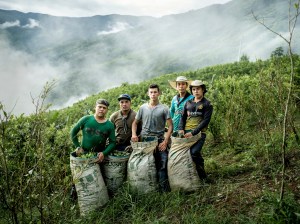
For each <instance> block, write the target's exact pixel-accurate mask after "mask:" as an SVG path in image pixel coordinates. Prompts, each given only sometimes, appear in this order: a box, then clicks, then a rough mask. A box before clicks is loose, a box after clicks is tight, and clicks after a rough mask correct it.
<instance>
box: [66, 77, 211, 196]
mask: <svg viewBox="0 0 300 224" xmlns="http://www.w3.org/2000/svg"><path fill="white" fill-rule="evenodd" d="M169 83H170V85H171V86H172V87H173V88H175V89H176V90H177V91H178V94H177V95H176V96H174V97H173V99H172V102H171V107H170V108H169V107H168V106H166V105H164V104H161V103H160V102H159V96H160V93H161V91H160V88H159V86H158V85H156V84H151V85H150V86H149V88H148V96H149V102H147V103H144V104H143V105H142V106H141V107H140V108H139V110H138V111H137V112H135V111H133V110H132V109H131V97H130V96H129V95H128V94H122V95H120V96H119V97H118V101H119V105H120V110H119V111H116V112H114V113H113V114H112V115H111V116H110V118H109V119H106V114H107V112H108V107H109V102H108V101H106V100H105V99H100V100H97V101H96V107H95V114H94V115H87V116H84V117H83V118H81V119H80V120H79V121H78V122H77V123H76V124H75V126H74V127H73V128H72V130H71V138H72V142H73V144H74V145H75V147H77V149H76V154H80V153H83V152H90V151H93V152H98V162H99V163H101V162H102V161H103V160H104V157H105V156H107V155H108V154H109V153H110V152H111V151H112V150H114V149H115V150H120V151H123V150H126V148H127V147H130V141H133V142H138V141H140V139H141V138H142V137H143V136H156V137H157V138H158V145H157V149H156V150H155V152H154V157H155V161H156V168H157V174H158V182H159V186H160V190H161V191H163V192H165V191H169V184H168V175H167V160H168V150H169V146H170V144H169V142H170V138H171V135H172V133H173V132H177V133H178V136H182V137H184V138H189V137H191V136H194V135H197V134H198V133H199V132H201V138H200V139H199V140H198V141H197V142H196V143H195V144H194V145H193V146H192V147H191V148H190V152H191V156H192V159H193V162H194V163H195V165H196V169H197V172H198V175H199V177H200V179H205V178H206V173H205V170H204V160H203V158H202V156H201V149H202V146H203V144H204V142H205V138H206V133H205V131H206V130H207V127H208V124H209V122H210V119H211V116H212V111H213V107H212V105H211V103H210V101H209V100H208V99H206V98H205V97H204V95H205V93H206V92H207V89H206V85H205V84H204V83H203V82H202V81H199V80H194V81H190V80H188V79H187V78H186V77H184V76H179V77H177V79H176V80H174V81H169ZM188 88H189V90H190V93H189V92H188V91H187V90H188ZM166 126H167V129H166ZM80 130H81V131H82V140H81V142H79V139H78V136H77V134H78V132H79V131H80ZM166 130H167V131H166ZM107 143H108V144H107Z"/></svg>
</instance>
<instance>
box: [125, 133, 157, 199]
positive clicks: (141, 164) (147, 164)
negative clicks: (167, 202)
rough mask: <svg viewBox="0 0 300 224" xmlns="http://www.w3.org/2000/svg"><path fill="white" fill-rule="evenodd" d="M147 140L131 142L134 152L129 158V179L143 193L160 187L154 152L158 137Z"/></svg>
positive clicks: (131, 184)
mask: <svg viewBox="0 0 300 224" xmlns="http://www.w3.org/2000/svg"><path fill="white" fill-rule="evenodd" d="M152 139H153V140H149V141H146V142H131V146H132V149H133V151H132V153H131V155H130V157H129V160H128V166H127V180H128V182H129V185H130V186H131V187H132V188H133V189H135V190H137V191H138V192H139V193H141V194H145V193H148V192H154V191H156V190H157V188H158V183H157V174H156V167H155V160H154V156H153V152H154V150H155V148H156V146H157V138H152Z"/></svg>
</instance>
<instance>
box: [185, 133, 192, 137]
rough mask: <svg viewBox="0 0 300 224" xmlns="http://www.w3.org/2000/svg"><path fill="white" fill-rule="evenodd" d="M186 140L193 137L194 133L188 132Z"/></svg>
mask: <svg viewBox="0 0 300 224" xmlns="http://www.w3.org/2000/svg"><path fill="white" fill-rule="evenodd" d="M184 137H185V138H190V137H193V135H192V132H188V133H186V134H185V135H184Z"/></svg>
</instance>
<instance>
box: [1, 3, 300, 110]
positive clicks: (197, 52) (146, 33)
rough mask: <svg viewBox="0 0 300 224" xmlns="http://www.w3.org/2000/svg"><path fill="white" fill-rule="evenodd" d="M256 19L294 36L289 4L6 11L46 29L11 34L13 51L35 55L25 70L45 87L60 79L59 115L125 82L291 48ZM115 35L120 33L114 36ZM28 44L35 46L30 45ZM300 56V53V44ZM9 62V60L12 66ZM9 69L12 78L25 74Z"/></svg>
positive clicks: (57, 90)
mask: <svg viewBox="0 0 300 224" xmlns="http://www.w3.org/2000/svg"><path fill="white" fill-rule="evenodd" d="M252 12H253V13H254V14H255V15H257V16H258V17H259V18H261V19H264V21H265V22H266V24H267V25H269V26H270V27H271V28H272V29H274V30H276V31H277V32H279V33H281V34H283V35H285V34H286V32H287V30H288V29H287V24H288V23H287V20H288V3H287V2H285V1H282V0H276V1H269V0H263V1H257V0H248V1H242V0H233V1H231V2H228V3H227V4H224V5H212V6H209V7H206V8H203V9H200V10H193V11H189V12H186V13H182V14H175V15H168V16H164V17H161V18H151V17H150V18H148V17H147V18H140V17H130V16H120V15H111V16H95V17H91V18H56V17H52V16H49V15H36V14H25V15H23V14H22V15H20V16H19V17H18V16H14V14H15V13H16V12H6V14H7V16H6V18H10V21H15V20H16V19H18V20H20V24H21V25H25V24H27V23H28V21H27V23H26V22H25V21H23V20H22V18H21V16H22V17H24V16H26V19H27V20H28V19H29V18H33V19H35V20H36V21H39V23H40V24H41V25H43V26H44V27H46V28H45V29H40V28H39V27H35V29H30V30H32V33H30V31H28V30H26V31H25V30H24V29H23V28H21V27H11V28H9V35H8V39H9V40H10V41H11V43H12V44H11V45H12V46H14V47H15V46H20V45H22V47H23V48H25V49H27V50H28V52H31V53H30V56H32V57H30V58H29V59H28V60H25V61H24V63H23V64H25V66H26V68H28V67H30V66H33V69H28V71H27V72H26V73H25V75H23V74H22V77H24V78H25V77H27V76H29V79H33V78H31V76H30V75H29V74H30V73H33V74H36V73H37V74H36V75H35V76H36V79H37V80H40V76H43V77H45V78H46V77H47V78H48V79H52V78H54V79H56V80H57V86H56V88H55V89H54V90H53V92H52V93H51V96H50V97H49V98H48V101H49V102H51V103H52V104H53V105H54V106H56V108H63V107H65V106H68V105H71V104H72V103H74V102H76V101H77V100H78V99H83V98H85V97H86V96H88V95H91V94H95V93H97V92H99V91H103V90H106V89H109V88H112V87H116V86H119V85H121V84H122V83H125V82H128V83H139V82H140V81H143V80H147V79H149V78H152V77H156V76H159V75H161V74H167V73H172V72H183V71H188V70H195V69H198V68H203V67H206V66H211V65H217V64H223V63H229V62H234V61H238V60H239V59H240V57H241V56H242V55H247V56H248V57H249V58H250V60H251V61H255V60H258V59H266V58H268V57H269V56H270V54H271V52H272V51H273V50H274V49H276V48H277V47H279V46H282V47H284V50H286V49H285V43H284V42H283V41H282V40H281V39H280V38H278V37H277V36H276V35H274V34H272V33H271V32H269V31H267V30H266V29H265V28H263V26H261V25H260V24H259V23H258V22H257V21H255V19H254V17H253V15H252ZM3 13H4V12H3V11H1V14H3ZM13 18H15V19H13ZM38 18H41V19H38ZM116 20H117V21H120V22H121V23H126V24H128V26H123V31H121V30H122V29H114V28H116V25H117V24H116ZM1 21H2V22H4V19H2V20H1ZM42 22H43V23H42ZM109 26H110V27H109ZM121 27H122V26H121ZM121 27H119V28H121ZM298 27H299V23H298V24H297V27H296V31H295V33H296V34H297V35H296V36H295V40H296V39H297V38H299V28H298ZM113 30H115V31H120V32H109V31H113ZM105 31H107V32H106V33H105ZM1 32H2V33H3V29H2V30H1ZM97 33H98V35H97ZM104 33H105V35H104ZM24 39H25V40H26V39H28V41H25V42H23V41H24ZM29 39H30V40H29ZM49 41H50V42H49ZM42 45H43V46H42ZM293 50H294V52H295V53H297V52H299V45H298V43H297V42H295V43H294V45H293ZM5 55H6V54H5ZM5 55H4V56H3V60H4V61H7V60H8V59H7V57H5ZM17 55H19V54H17ZM21 58H24V57H21ZM25 58H27V57H25ZM5 64H7V63H5ZM23 64H22V65H23ZM36 66H37V67H38V68H37V69H36ZM7 70H8V75H7V76H8V77H14V76H15V73H19V72H20V71H19V70H17V69H16V71H15V70H13V71H11V69H7ZM36 70H41V71H43V72H42V74H41V73H38V72H37V71H36ZM20 76H21V75H20ZM26 81H27V80H26ZM26 81H25V83H27V85H28V86H30V83H29V82H26ZM42 84H44V83H42ZM42 84H40V86H41V85H42ZM3 94H5V92H4V93H3ZM22 95H23V94H22ZM25 105H26V104H25Z"/></svg>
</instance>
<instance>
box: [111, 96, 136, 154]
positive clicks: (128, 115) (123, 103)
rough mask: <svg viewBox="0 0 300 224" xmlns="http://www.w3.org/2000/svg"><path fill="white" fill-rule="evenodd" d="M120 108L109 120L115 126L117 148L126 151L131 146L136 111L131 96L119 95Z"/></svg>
mask: <svg viewBox="0 0 300 224" xmlns="http://www.w3.org/2000/svg"><path fill="white" fill-rule="evenodd" d="M118 101H119V105H120V110H118V111H116V112H114V113H113V114H112V115H111V116H110V118H109V120H110V121H111V122H112V123H113V124H114V126H115V135H116V150H119V151H124V150H125V149H126V148H127V147H128V146H130V139H131V131H132V128H131V127H132V122H133V121H134V118H135V115H136V112H135V111H134V110H132V109H131V97H130V95H128V94H121V95H120V96H119V97H118ZM126 150H128V148H127V149H126Z"/></svg>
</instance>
